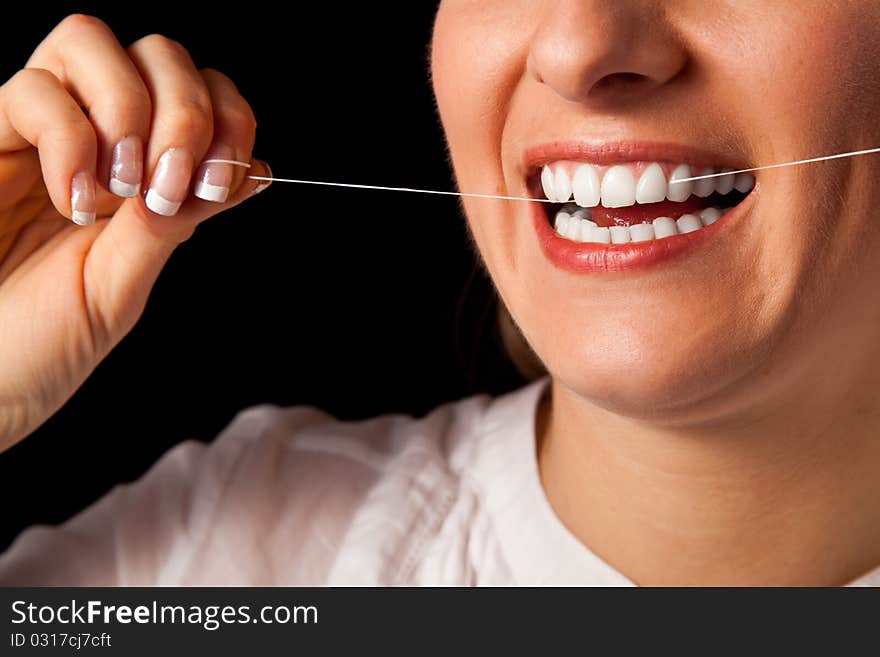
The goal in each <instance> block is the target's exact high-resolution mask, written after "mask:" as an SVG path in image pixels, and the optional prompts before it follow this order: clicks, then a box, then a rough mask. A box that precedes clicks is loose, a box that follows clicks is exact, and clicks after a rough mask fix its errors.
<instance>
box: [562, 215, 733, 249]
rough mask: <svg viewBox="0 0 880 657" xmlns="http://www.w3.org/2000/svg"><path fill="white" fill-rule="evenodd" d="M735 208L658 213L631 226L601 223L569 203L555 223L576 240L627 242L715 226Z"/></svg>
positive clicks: (646, 240)
mask: <svg viewBox="0 0 880 657" xmlns="http://www.w3.org/2000/svg"><path fill="white" fill-rule="evenodd" d="M730 209H731V208H723V209H722V208H718V207H711V208H706V209H704V210H701V211H700V212H699V214H683V215H681V216H680V217H679V218H678V219H677V220H676V219H672V218H671V217H657V218H656V219H654V221H653V222H651V223H641V224H632V225H631V226H622V225H621V226H611V227H610V228H606V227H603V226H597V225H596V223H595V222H593V221H591V220H590V219H589V218H588V217H589V212H588V211H586V210H584V209H582V208H577V209H572V208H570V207H569V206H566V207H565V208H563V209H562V210H560V211H559V212H557V213H556V219H555V221H554V227H555V229H556V232H557V234H558V235H559V236H560V237H564V238H565V239H568V240H571V241H572V242H594V243H597V244H626V243H627V242H650V241H651V240H659V239H663V238H666V237H672V236H673V235H682V234H685V233H692V232H694V231H695V230H700V229H701V228H705V227H706V226H711V225H712V224H714V223H715V222H716V221H718V219H720V218H721V217H722V216H724V215H725V214H726V213H727V212H728V211H730Z"/></svg>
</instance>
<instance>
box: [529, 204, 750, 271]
mask: <svg viewBox="0 0 880 657" xmlns="http://www.w3.org/2000/svg"><path fill="white" fill-rule="evenodd" d="M756 191H757V190H753V191H752V193H751V194H749V195H748V196H746V198H745V199H743V201H742V202H741V203H740V204H739V205H737V206H736V207H734V208H733V209H732V210H730V211H728V212H727V213H726V214H725V215H724V216H722V217H721V218H720V219H718V221H716V222H715V223H714V224H711V225H709V226H705V227H703V228H701V229H699V230H695V231H694V232H692V233H686V234H684V235H673V236H671V237H664V238H662V239H659V240H651V241H649V242H628V243H626V244H597V243H594V242H572V241H571V240H567V239H565V238H564V237H560V236H559V234H558V233H557V232H556V231H555V230H553V228H552V227H551V226H550V223H549V222H548V221H547V214H546V212H545V211H544V208H543V207H541V205H542V204H541V203H532V204H531V205H532V221H533V223H534V225H535V230H536V232H537V233H538V242H540V244H541V250H542V251H543V252H544V255H545V256H546V257H547V259H548V260H549V261H550V262H551V263H553V265H555V266H556V267H558V268H559V269H563V270H565V271H568V272H572V273H575V274H592V273H609V272H629V271H636V270H639V269H646V268H649V267H653V266H656V265H659V264H660V263H664V262H668V261H671V260H674V259H676V258H679V257H682V256H684V255H686V254H688V253H691V252H693V251H695V250H696V249H698V248H700V247H701V246H702V245H703V244H705V243H707V242H709V241H711V240H713V239H715V238H716V237H719V236H720V235H721V234H722V233H723V232H724V231H725V230H727V228H728V227H729V226H732V225H734V224H736V223H738V220H739V218H740V217H742V216H743V215H745V214H746V213H747V212H748V210H749V206H750V205H751V203H752V200H751V199H752V198H753V197H754V196H755V192H756Z"/></svg>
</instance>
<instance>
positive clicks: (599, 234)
mask: <svg viewBox="0 0 880 657" xmlns="http://www.w3.org/2000/svg"><path fill="white" fill-rule="evenodd" d="M590 241H591V242H597V243H599V244H611V231H610V230H609V229H608V227H607V226H597V227H596V228H593V229H592V230H591V231H590Z"/></svg>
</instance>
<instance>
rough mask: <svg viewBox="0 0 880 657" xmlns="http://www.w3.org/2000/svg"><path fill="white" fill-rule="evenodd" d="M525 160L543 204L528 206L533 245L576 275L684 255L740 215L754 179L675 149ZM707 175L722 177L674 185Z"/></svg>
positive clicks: (541, 154) (574, 152) (543, 154)
mask: <svg viewBox="0 0 880 657" xmlns="http://www.w3.org/2000/svg"><path fill="white" fill-rule="evenodd" d="M554 151H556V152H554ZM532 155H533V157H532V159H533V163H532V164H531V165H530V166H529V167H528V168H527V171H528V178H527V183H528V186H529V191H530V194H531V195H532V197H533V198H538V199H544V200H547V201H550V202H549V203H547V202H544V203H534V204H533V206H534V211H535V221H536V223H537V224H539V225H537V226H536V228H537V229H538V233H539V237H540V238H541V244H542V246H543V247H544V251H545V253H546V254H547V255H548V257H550V259H551V260H552V261H553V262H554V263H555V264H557V265H559V266H561V267H563V268H564V269H569V270H574V271H578V272H583V271H590V270H596V269H600V270H606V271H607V270H619V269H624V268H631V267H635V266H639V265H647V264H652V263H655V262H658V261H659V260H661V259H667V258H668V257H671V256H673V255H676V254H680V253H684V252H685V251H687V250H689V249H690V247H695V246H697V245H698V244H700V243H703V242H705V241H706V240H707V239H708V238H710V237H712V236H713V235H715V234H718V233H720V232H721V229H722V224H725V223H728V222H730V221H731V220H732V219H733V217H735V216H736V215H738V214H741V212H740V209H743V210H744V208H745V206H746V205H748V204H747V203H746V200H747V199H748V198H749V197H750V196H751V195H752V191H753V190H754V189H755V182H756V181H755V177H754V176H753V175H752V174H751V173H737V174H734V173H732V172H733V171H734V170H736V169H742V168H748V165H747V164H744V163H742V162H737V163H728V162H723V161H713V157H712V155H710V154H706V153H702V152H690V151H688V150H686V149H681V148H665V149H664V148H658V147H651V148H650V149H648V148H641V149H640V148H636V147H632V146H629V147H626V148H623V147H616V148H614V149H608V148H604V149H601V150H595V149H593V150H587V149H582V148H579V147H568V148H561V149H560V148H555V149H552V148H544V149H539V150H538V151H536V152H534V153H533V154H532ZM651 156H653V158H651ZM649 158H651V159H649ZM718 160H721V158H718ZM712 174H724V175H720V176H716V177H713V178H703V179H701V180H695V181H686V182H678V181H680V180H682V179H686V178H691V177H694V176H706V175H712Z"/></svg>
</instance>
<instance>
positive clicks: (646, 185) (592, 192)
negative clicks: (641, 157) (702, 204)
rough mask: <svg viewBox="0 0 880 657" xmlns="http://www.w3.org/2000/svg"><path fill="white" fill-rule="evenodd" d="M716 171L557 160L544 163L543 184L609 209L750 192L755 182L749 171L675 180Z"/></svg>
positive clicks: (551, 195)
mask: <svg viewBox="0 0 880 657" xmlns="http://www.w3.org/2000/svg"><path fill="white" fill-rule="evenodd" d="M728 171H732V169H721V170H720V171H719V172H718V173H725V172H728ZM666 172H668V175H667V173H666ZM713 173H715V170H714V169H712V168H703V169H698V170H693V169H691V167H690V166H689V165H687V164H679V165H669V164H666V165H663V164H661V163H659V162H649V163H646V164H643V165H641V166H639V165H630V164H617V165H614V166H610V167H599V166H595V165H593V164H581V163H575V162H568V163H565V162H558V163H556V164H554V165H549V164H548V165H545V166H544V168H543V170H542V171H541V185H542V186H543V188H544V195H545V196H546V197H547V199H548V200H550V201H553V202H554V203H567V202H568V201H569V200H571V199H572V195H573V196H574V202H575V203H577V204H578V205H579V206H581V207H583V208H592V207H595V206H597V205H599V204H600V203H601V204H602V205H603V206H604V207H606V208H623V207H627V206H630V205H635V204H636V203H657V202H659V201H663V200H665V199H669V200H670V201H679V202H680V201H685V200H687V199H688V197H689V196H690V195H691V194H696V195H697V196H700V197H703V198H705V197H707V196H709V195H710V194H712V193H714V192H718V193H719V194H728V193H730V192H731V191H732V190H734V189H736V190H737V191H739V192H743V193H746V192H748V191H750V190H751V189H752V187H754V186H755V178H754V176H753V175H752V174H750V173H738V174H736V175H734V174H733V173H731V174H729V175H725V176H719V177H717V178H704V179H703V180H692V181H688V182H683V183H675V182H674V181H676V180H681V179H682V178H690V177H691V176H704V175H709V174H713Z"/></svg>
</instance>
